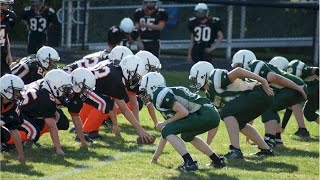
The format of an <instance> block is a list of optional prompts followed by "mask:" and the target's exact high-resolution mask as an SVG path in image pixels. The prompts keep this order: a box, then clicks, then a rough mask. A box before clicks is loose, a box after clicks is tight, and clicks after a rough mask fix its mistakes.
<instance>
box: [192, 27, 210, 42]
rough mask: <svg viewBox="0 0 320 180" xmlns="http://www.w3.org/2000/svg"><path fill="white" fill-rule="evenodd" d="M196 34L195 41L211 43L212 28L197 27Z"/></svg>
mask: <svg viewBox="0 0 320 180" xmlns="http://www.w3.org/2000/svg"><path fill="white" fill-rule="evenodd" d="M194 32H195V36H194V40H195V41H204V42H207V41H210V37H211V29H210V27H203V28H201V27H199V26H198V27H195V28H194Z"/></svg>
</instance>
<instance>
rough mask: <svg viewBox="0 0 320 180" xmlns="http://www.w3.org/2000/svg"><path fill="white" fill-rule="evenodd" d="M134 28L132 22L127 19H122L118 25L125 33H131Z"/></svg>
mask: <svg viewBox="0 0 320 180" xmlns="http://www.w3.org/2000/svg"><path fill="white" fill-rule="evenodd" d="M134 27H135V26H134V23H133V21H132V20H131V19H130V18H128V17H126V18H123V19H122V20H121V22H120V25H119V28H120V29H121V30H122V31H123V32H125V33H131V32H132V31H133V29H134Z"/></svg>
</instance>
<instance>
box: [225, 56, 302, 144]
mask: <svg viewBox="0 0 320 180" xmlns="http://www.w3.org/2000/svg"><path fill="white" fill-rule="evenodd" d="M231 66H232V67H234V68H236V67H241V68H245V69H247V70H249V71H251V72H253V73H255V74H257V75H259V76H261V77H263V78H265V79H267V80H268V82H269V83H270V86H271V87H272V88H273V89H274V91H275V95H274V101H273V105H272V106H271V107H270V108H269V109H268V110H267V111H266V112H264V113H263V114H262V122H263V123H264V125H265V138H264V139H265V141H266V142H267V143H268V145H269V146H270V147H274V146H276V142H277V143H278V144H283V143H282V139H281V133H280V132H281V127H280V117H279V114H278V111H280V110H282V109H285V108H287V107H291V106H292V105H295V104H297V103H300V102H302V101H303V100H305V99H307V95H306V92H305V85H304V83H303V81H301V80H300V79H299V78H297V77H294V76H292V75H289V74H288V73H285V72H283V71H282V72H281V71H280V70H278V69H277V68H276V67H274V66H273V67H272V65H268V64H267V63H265V62H263V61H260V60H256V57H255V55H254V53H253V52H251V51H249V50H240V51H238V52H237V53H235V54H234V56H233V59H232V64H231Z"/></svg>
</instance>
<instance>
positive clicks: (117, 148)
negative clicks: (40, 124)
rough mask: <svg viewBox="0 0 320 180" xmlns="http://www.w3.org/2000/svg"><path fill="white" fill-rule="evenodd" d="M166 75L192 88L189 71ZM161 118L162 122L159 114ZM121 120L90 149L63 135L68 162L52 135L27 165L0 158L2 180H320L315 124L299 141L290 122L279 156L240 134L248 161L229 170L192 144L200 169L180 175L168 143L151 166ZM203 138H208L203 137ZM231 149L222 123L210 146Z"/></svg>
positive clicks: (148, 149)
mask: <svg viewBox="0 0 320 180" xmlns="http://www.w3.org/2000/svg"><path fill="white" fill-rule="evenodd" d="M163 74H164V75H165V76H166V77H168V79H169V78H170V79H171V81H168V82H167V84H168V85H178V84H179V85H187V84H188V82H187V76H186V75H187V73H169V72H164V73H163ZM140 113H141V114H140V117H141V124H142V125H143V127H145V128H146V129H147V130H148V131H149V132H151V133H153V134H156V135H157V136H158V137H159V136H160V133H159V132H156V131H155V130H154V127H152V121H151V119H150V117H148V113H147V110H146V109H143V110H142V111H141V112H140ZM157 115H158V118H159V119H160V120H161V116H160V114H159V113H158V114H157ZM281 115H282V114H281ZM118 117H119V119H118V120H119V126H120V128H121V134H122V137H121V138H120V137H115V136H114V135H113V134H112V133H111V128H110V127H104V126H102V127H101V128H100V134H101V135H102V136H103V137H104V139H103V140H101V141H95V142H94V143H93V144H91V146H90V147H89V148H88V149H82V148H80V144H79V143H76V142H75V141H74V137H75V135H74V134H70V133H69V132H68V131H59V135H60V140H61V143H62V147H63V150H64V152H65V153H66V156H65V157H64V158H62V157H59V156H57V155H55V151H54V148H53V144H52V141H51V139H50V136H49V134H45V135H43V136H42V137H41V139H40V141H39V143H40V144H41V147H36V146H33V147H29V148H25V155H26V159H27V163H26V165H20V164H19V163H18V162H17V161H16V160H15V159H16V152H15V151H13V152H10V153H3V154H1V156H0V160H1V179H10V180H12V179H299V180H300V179H305V180H307V179H308V180H309V179H319V126H317V125H316V124H314V123H309V122H306V125H307V128H308V130H309V131H310V133H311V136H312V138H311V139H308V140H307V139H300V138H296V137H295V136H293V135H292V134H293V133H294V132H295V131H296V130H297V125H296V123H295V120H294V118H291V120H290V122H289V123H288V126H287V129H286V130H285V132H284V134H283V140H284V143H285V147H281V148H276V149H275V152H276V156H275V157H268V158H257V157H253V156H250V153H255V152H257V151H258V149H257V148H256V147H252V146H251V145H249V144H246V143H245V138H244V137H243V136H241V145H242V151H243V153H244V155H245V158H244V159H243V160H233V161H229V162H228V168H226V169H220V170H216V169H213V168H207V167H206V165H205V164H207V163H209V162H210V159H209V158H208V157H206V156H205V155H203V154H201V153H200V152H198V151H197V150H196V149H195V148H193V147H192V146H190V145H189V144H188V145H187V148H188V150H189V151H190V153H191V155H193V157H194V159H195V160H197V161H198V163H199V169H200V170H199V171H198V172H196V173H181V172H179V171H177V170H176V167H177V166H178V165H180V164H181V163H182V161H183V160H182V158H181V157H180V156H179V155H178V153H177V152H176V151H175V150H174V149H173V147H172V146H171V145H170V144H168V145H167V146H166V148H165V150H164V153H163V155H162V156H161V157H160V158H159V160H158V164H151V163H150V160H151V158H152V154H153V152H154V150H155V148H156V147H155V145H144V146H141V145H137V144H136V143H135V139H136V137H137V133H136V131H135V130H134V128H133V127H132V126H131V125H130V124H129V123H128V121H127V120H125V118H124V117H123V116H122V115H119V116H118ZM70 125H72V123H71V122H70ZM254 125H255V127H257V129H258V131H259V132H260V134H261V135H262V134H263V132H264V130H263V124H262V123H261V120H260V119H257V120H256V121H255V123H254ZM201 137H202V138H203V139H204V138H205V134H203V135H201ZM158 140H159V138H158V139H157V141H156V143H157V142H158ZM228 146H229V138H228V135H227V132H226V129H225V126H224V123H223V122H222V121H221V123H220V127H219V131H218V134H217V136H216V138H215V139H214V141H213V143H212V144H211V147H212V148H213V149H214V150H215V151H216V152H217V153H218V154H221V155H223V154H225V153H227V151H228Z"/></svg>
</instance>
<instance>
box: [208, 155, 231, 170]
mask: <svg viewBox="0 0 320 180" xmlns="http://www.w3.org/2000/svg"><path fill="white" fill-rule="evenodd" d="M207 166H209V167H214V168H216V169H221V168H224V167H227V163H226V161H225V159H224V158H223V157H221V158H220V162H219V163H214V162H213V161H211V163H210V164H207Z"/></svg>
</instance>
